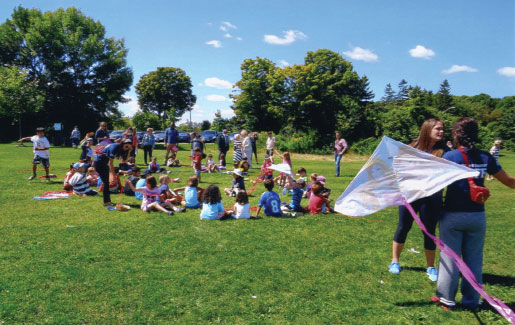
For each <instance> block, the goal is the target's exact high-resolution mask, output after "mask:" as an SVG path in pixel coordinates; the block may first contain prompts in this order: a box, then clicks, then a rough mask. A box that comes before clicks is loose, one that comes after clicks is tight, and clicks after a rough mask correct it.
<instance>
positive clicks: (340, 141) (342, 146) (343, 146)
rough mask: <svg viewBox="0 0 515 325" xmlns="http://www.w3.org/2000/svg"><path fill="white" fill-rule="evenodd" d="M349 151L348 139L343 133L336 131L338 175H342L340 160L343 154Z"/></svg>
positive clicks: (335, 144)
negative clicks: (346, 139)
mask: <svg viewBox="0 0 515 325" xmlns="http://www.w3.org/2000/svg"><path fill="white" fill-rule="evenodd" d="M346 151H347V141H345V139H344V138H342V133H341V132H340V131H336V140H335V141H334V163H335V165H336V177H339V176H340V162H341V161H342V156H343V154H344V153H345V152H346Z"/></svg>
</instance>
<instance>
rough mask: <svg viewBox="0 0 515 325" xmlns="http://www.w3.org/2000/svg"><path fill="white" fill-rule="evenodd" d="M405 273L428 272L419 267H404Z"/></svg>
mask: <svg viewBox="0 0 515 325" xmlns="http://www.w3.org/2000/svg"><path fill="white" fill-rule="evenodd" d="M402 270H403V271H415V272H426V269H425V268H423V267H417V266H403V267H402Z"/></svg>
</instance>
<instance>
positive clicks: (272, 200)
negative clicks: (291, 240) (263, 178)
mask: <svg viewBox="0 0 515 325" xmlns="http://www.w3.org/2000/svg"><path fill="white" fill-rule="evenodd" d="M258 205H259V206H260V207H263V206H264V207H265V215H267V216H273V217H281V216H282V215H283V213H282V212H281V198H280V197H279V194H277V193H275V192H273V191H266V192H265V193H263V194H261V197H260V198H259V203H258Z"/></svg>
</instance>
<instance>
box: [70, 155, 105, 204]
mask: <svg viewBox="0 0 515 325" xmlns="http://www.w3.org/2000/svg"><path fill="white" fill-rule="evenodd" d="M87 167H89V165H86V164H85V163H81V162H78V163H75V164H73V169H74V170H75V174H73V176H72V177H71V178H70V181H69V183H70V185H71V186H73V194H76V195H78V196H93V195H97V194H98V193H97V191H95V190H92V189H91V188H89V183H88V178H87V177H86V168H87Z"/></svg>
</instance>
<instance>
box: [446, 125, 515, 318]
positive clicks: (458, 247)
mask: <svg viewBox="0 0 515 325" xmlns="http://www.w3.org/2000/svg"><path fill="white" fill-rule="evenodd" d="M478 129H479V128H478V125H477V122H476V121H475V120H474V119H472V118H470V117H464V118H461V119H459V120H458V121H457V122H456V123H455V124H454V127H453V128H452V137H453V139H454V144H455V146H456V147H457V149H456V150H452V151H449V152H447V153H445V154H444V155H443V158H445V159H447V160H450V161H452V162H455V163H458V164H460V165H466V162H465V158H464V156H466V157H467V160H468V161H469V164H470V167H471V168H474V169H476V170H479V171H480V174H479V176H478V177H477V178H475V179H474V183H476V184H477V185H479V186H484V178H485V175H486V173H488V174H490V175H494V177H495V178H496V179H498V180H499V181H500V182H501V183H502V184H504V185H505V186H507V187H510V188H513V189H515V177H512V176H510V175H508V174H507V173H506V172H505V171H504V170H503V169H502V168H501V166H500V165H499V163H498V162H496V161H495V158H494V157H492V155H490V154H489V153H488V152H486V151H482V150H479V149H477V148H476V147H475V143H478V142H479V139H478ZM485 233H486V217H485V206H484V204H479V203H476V202H474V201H472V200H471V198H470V187H469V184H468V180H467V179H462V180H458V181H456V182H454V183H452V184H451V185H449V186H448V187H447V191H446V197H445V204H444V210H443V216H442V218H441V220H440V239H441V240H442V241H443V242H444V243H445V244H446V245H447V246H448V247H449V248H451V249H452V250H453V251H454V252H456V254H458V255H461V257H462V258H463V260H464V262H465V263H466V264H467V265H468V267H469V268H470V270H471V271H472V273H473V274H474V277H475V278H476V281H477V282H478V283H482V282H483V281H482V276H483V246H484V242H485ZM439 269H440V276H439V277H438V283H437V287H436V295H437V296H438V298H440V299H439V300H440V303H441V304H443V305H445V306H447V307H450V308H452V307H454V306H455V305H456V301H455V297H456V293H457V292H458V285H459V281H460V271H459V269H458V267H457V266H456V265H455V264H454V262H453V260H452V259H451V258H450V257H449V256H448V255H447V254H445V253H444V252H441V253H440V265H439ZM461 295H462V303H463V305H464V306H465V307H468V308H475V307H477V306H478V304H479V293H478V292H477V291H476V290H474V288H473V287H472V286H471V285H470V283H468V281H467V280H465V279H462V283H461Z"/></svg>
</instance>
